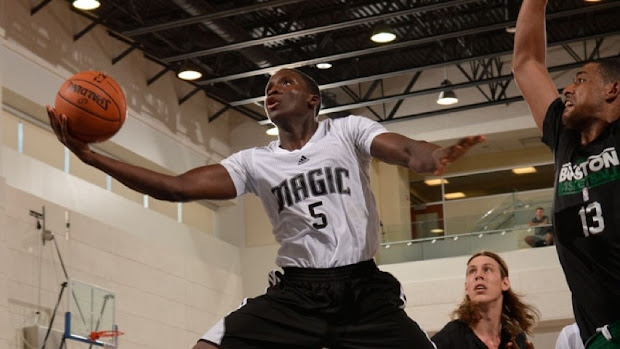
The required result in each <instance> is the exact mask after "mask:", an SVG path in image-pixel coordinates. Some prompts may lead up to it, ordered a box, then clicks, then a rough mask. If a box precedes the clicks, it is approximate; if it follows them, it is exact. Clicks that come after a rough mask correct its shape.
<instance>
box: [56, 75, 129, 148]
mask: <svg viewBox="0 0 620 349" xmlns="http://www.w3.org/2000/svg"><path fill="white" fill-rule="evenodd" d="M55 104H56V105H55V107H56V111H57V113H58V114H59V115H60V114H65V115H66V116H67V126H68V128H69V133H70V134H71V135H72V136H73V137H75V138H77V139H79V140H81V141H83V142H86V143H95V142H103V141H105V140H107V139H109V138H110V137H112V136H114V134H116V132H118V130H120V128H121V126H123V123H124V122H125V116H126V115H127V101H126V100H125V94H124V93H123V89H122V88H121V87H120V85H119V84H118V83H117V82H116V81H114V79H112V78H111V77H110V76H108V75H106V74H104V73H101V72H98V71H84V72H80V73H77V74H75V75H73V76H72V77H70V78H69V79H67V80H66V81H65V82H64V83H63V84H62V86H61V87H60V89H59V90H58V94H56V102H55Z"/></svg>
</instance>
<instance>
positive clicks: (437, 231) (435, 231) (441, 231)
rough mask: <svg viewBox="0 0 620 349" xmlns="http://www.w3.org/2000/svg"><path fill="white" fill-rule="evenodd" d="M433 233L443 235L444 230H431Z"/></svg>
mask: <svg viewBox="0 0 620 349" xmlns="http://www.w3.org/2000/svg"><path fill="white" fill-rule="evenodd" d="M431 233H433V234H441V233H443V229H441V228H435V229H431Z"/></svg>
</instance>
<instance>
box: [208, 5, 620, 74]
mask: <svg viewBox="0 0 620 349" xmlns="http://www.w3.org/2000/svg"><path fill="white" fill-rule="evenodd" d="M616 7H620V1H618V2H612V3H604V4H601V5H595V6H590V7H587V8H579V9H573V10H567V11H562V12H557V13H553V14H549V15H548V16H547V20H551V19H557V18H563V17H568V16H572V15H575V14H584V13H589V12H594V11H601V10H608V9H613V8H616ZM511 23H514V21H508V22H502V23H496V24H492V25H487V26H484V27H478V28H471V29H467V30H461V31H456V32H452V33H445V34H440V35H435V36H429V37H425V38H420V39H413V40H407V41H401V42H397V43H394V44H389V45H383V46H375V47H369V48H366V49H361V50H357V51H349V52H343V53H339V54H334V55H330V56H323V57H317V58H312V59H307V60H303V61H297V62H291V63H286V64H280V65H277V66H272V67H267V68H262V69H256V70H251V71H246V72H242V73H237V74H231V75H226V76H220V77H217V78H211V79H205V80H202V81H200V82H198V84H200V85H210V84H214V83H219V82H225V81H231V80H237V79H243V78H248V77H251V76H257V75H262V74H269V73H272V72H274V71H277V70H280V69H286V68H289V69H290V68H299V67H303V66H308V65H313V64H316V63H320V62H325V61H329V62H334V61H338V60H341V59H345V58H354V57H359V56H364V55H369V54H373V53H379V52H384V51H389V50H396V49H401V48H406V47H411V46H416V45H422V44H426V43H431V42H437V41H441V40H447V39H453V38H457V37H461V36H465V35H472V34H481V33H485V32H490V31H495V30H498V29H502V30H503V29H504V28H506V26H507V25H509V24H511ZM615 33H617V31H616V32H613V33H606V34H605V35H610V34H615Z"/></svg>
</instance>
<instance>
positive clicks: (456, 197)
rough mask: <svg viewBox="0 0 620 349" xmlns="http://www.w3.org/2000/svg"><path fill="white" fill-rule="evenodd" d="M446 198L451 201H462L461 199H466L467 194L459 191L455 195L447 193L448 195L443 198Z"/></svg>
mask: <svg viewBox="0 0 620 349" xmlns="http://www.w3.org/2000/svg"><path fill="white" fill-rule="evenodd" d="M443 197H444V198H446V199H448V200H450V199H460V198H464V197H465V193H463V192H461V191H457V192H454V193H446V195H444V196H443Z"/></svg>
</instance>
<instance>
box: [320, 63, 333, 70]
mask: <svg viewBox="0 0 620 349" xmlns="http://www.w3.org/2000/svg"><path fill="white" fill-rule="evenodd" d="M316 67H317V68H319V69H329V68H331V67H332V64H331V63H329V62H321V63H317V64H316Z"/></svg>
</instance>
